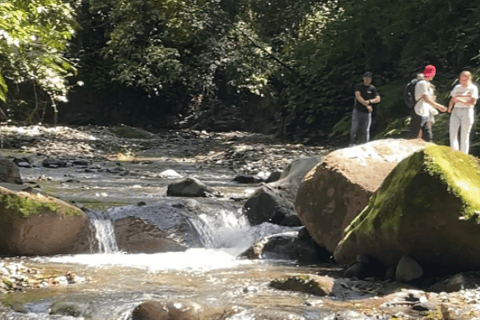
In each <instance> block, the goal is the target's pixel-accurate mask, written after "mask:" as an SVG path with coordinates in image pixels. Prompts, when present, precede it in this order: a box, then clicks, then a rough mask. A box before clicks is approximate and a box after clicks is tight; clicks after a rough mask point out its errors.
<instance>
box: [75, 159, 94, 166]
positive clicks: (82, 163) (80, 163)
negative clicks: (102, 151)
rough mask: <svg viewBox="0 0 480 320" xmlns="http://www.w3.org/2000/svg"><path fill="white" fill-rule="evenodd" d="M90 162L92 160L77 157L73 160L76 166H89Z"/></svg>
mask: <svg viewBox="0 0 480 320" xmlns="http://www.w3.org/2000/svg"><path fill="white" fill-rule="evenodd" d="M89 164H90V161H88V160H85V159H76V160H73V162H72V165H73V166H75V167H87V166H88V165H89Z"/></svg>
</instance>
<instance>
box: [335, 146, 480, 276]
mask: <svg viewBox="0 0 480 320" xmlns="http://www.w3.org/2000/svg"><path fill="white" fill-rule="evenodd" d="M479 194H480V165H479V162H478V159H477V158H475V157H473V156H470V155H466V154H463V153H461V152H459V151H454V150H452V149H450V148H449V147H446V146H437V145H434V144H431V145H429V146H427V147H426V148H425V149H424V150H422V151H418V152H416V153H414V154H413V155H412V156H410V157H408V158H407V159H405V160H403V161H402V162H400V163H399V164H398V165H397V166H396V167H395V169H394V170H393V171H392V172H391V174H390V175H389V176H388V177H387V178H386V179H385V181H384V182H383V184H382V186H381V187H380V188H379V189H378V191H377V192H375V194H374V195H373V196H372V197H371V199H370V201H369V203H368V205H367V206H366V207H365V209H364V210H363V211H362V212H361V213H360V214H359V215H358V216H357V217H356V218H355V219H354V220H353V221H352V222H351V224H350V225H349V226H348V227H347V228H346V230H345V237H344V238H343V239H342V240H341V242H340V243H339V244H338V246H337V248H336V249H335V252H334V257H335V260H336V261H337V262H339V263H342V264H343V263H351V262H354V261H355V257H356V256H357V255H359V254H367V255H370V256H373V257H375V258H376V259H378V260H379V261H380V262H382V263H384V264H385V265H386V266H390V267H394V266H395V265H396V264H397V263H398V261H399V260H400V258H401V257H402V256H410V257H412V258H414V259H415V260H416V261H417V262H418V263H419V264H420V265H421V266H422V268H423V269H424V270H425V269H426V270H433V271H437V272H453V271H463V270H472V269H479V268H480V255H479V254H478V252H480V217H479V212H480V197H479Z"/></svg>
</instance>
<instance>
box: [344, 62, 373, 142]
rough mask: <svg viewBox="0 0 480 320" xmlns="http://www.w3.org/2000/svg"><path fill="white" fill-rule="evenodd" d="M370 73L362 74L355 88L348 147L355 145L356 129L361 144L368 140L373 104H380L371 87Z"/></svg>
mask: <svg viewBox="0 0 480 320" xmlns="http://www.w3.org/2000/svg"><path fill="white" fill-rule="evenodd" d="M372 76H373V75H372V73H371V72H368V71H367V72H365V73H364V74H363V82H362V83H359V84H357V85H356V86H355V103H354V105H353V112H352V128H351V129H350V146H353V145H355V138H356V136H357V131H358V129H360V128H361V130H362V138H363V143H366V142H368V141H369V140H370V125H371V124H372V111H373V104H376V103H380V100H381V99H380V96H379V95H378V92H377V89H376V88H375V87H374V86H373V85H372Z"/></svg>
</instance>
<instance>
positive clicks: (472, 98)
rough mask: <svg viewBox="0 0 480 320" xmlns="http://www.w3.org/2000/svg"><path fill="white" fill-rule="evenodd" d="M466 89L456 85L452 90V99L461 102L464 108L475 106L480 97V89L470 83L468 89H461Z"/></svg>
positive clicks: (454, 101)
mask: <svg viewBox="0 0 480 320" xmlns="http://www.w3.org/2000/svg"><path fill="white" fill-rule="evenodd" d="M461 89H464V88H463V87H460V86H456V87H455V88H454V89H453V90H452V92H451V94H450V95H451V96H452V99H451V100H452V101H453V103H454V104H455V103H459V104H460V106H461V107H463V108H473V107H474V106H475V104H476V103H477V99H478V89H477V87H476V86H475V85H473V84H470V85H469V86H468V89H467V90H461Z"/></svg>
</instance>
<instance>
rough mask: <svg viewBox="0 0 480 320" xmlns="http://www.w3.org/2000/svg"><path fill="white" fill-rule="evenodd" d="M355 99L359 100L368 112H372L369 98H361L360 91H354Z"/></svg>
mask: <svg viewBox="0 0 480 320" xmlns="http://www.w3.org/2000/svg"><path fill="white" fill-rule="evenodd" d="M355 99H357V101H358V102H360V103H361V104H363V105H364V106H365V108H367V111H368V112H372V111H373V108H372V106H371V102H370V101H371V100H365V99H363V97H362V94H361V93H360V91H355Z"/></svg>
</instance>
